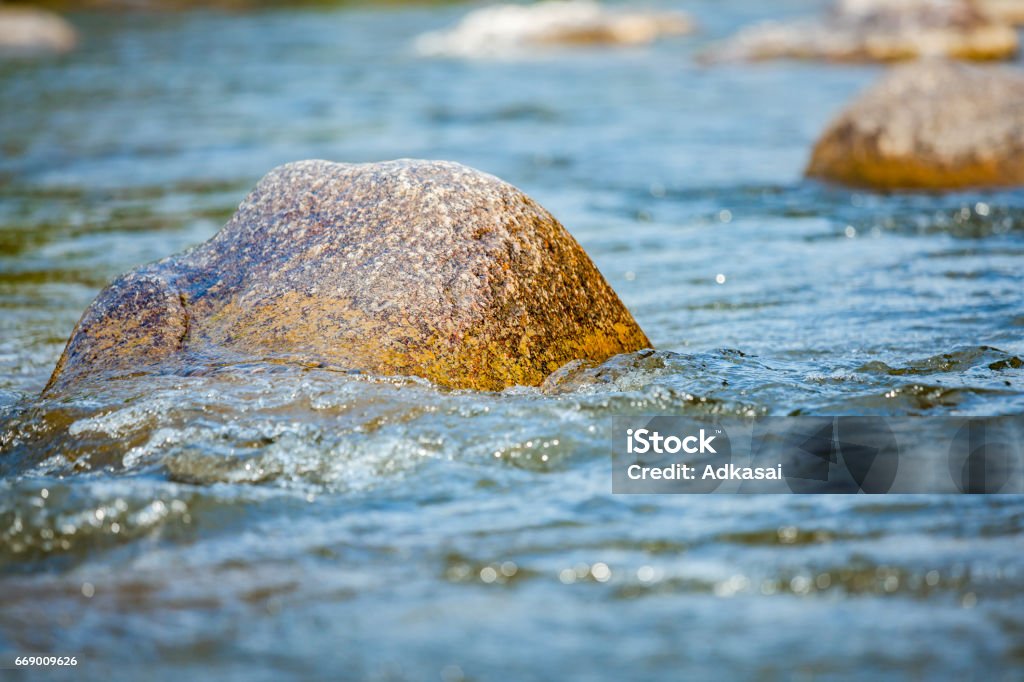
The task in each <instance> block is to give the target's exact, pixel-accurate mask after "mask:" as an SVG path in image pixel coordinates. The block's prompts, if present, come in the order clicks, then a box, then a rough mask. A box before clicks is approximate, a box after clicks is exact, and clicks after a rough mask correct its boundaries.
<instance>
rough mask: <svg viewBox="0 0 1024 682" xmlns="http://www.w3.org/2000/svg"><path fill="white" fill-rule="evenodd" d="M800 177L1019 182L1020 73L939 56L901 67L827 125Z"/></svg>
mask: <svg viewBox="0 0 1024 682" xmlns="http://www.w3.org/2000/svg"><path fill="white" fill-rule="evenodd" d="M807 175H808V176H811V177H817V178H823V179H826V180H832V181H837V182H841V183H845V184H850V185H860V186H871V187H878V188H893V189H900V188H907V189H913V188H920V189H935V190H938V189H955V188H962V187H975V186H977V187H982V186H1012V185H1020V184H1024V75H1022V74H1021V73H1020V72H1018V71H1015V70H1010V69H1008V68H997V67H974V66H968V65H964V64H957V63H955V62H946V61H941V60H936V61H932V60H929V61H924V62H919V63H914V64H907V65H903V66H900V67H898V68H897V69H895V70H893V71H892V72H891V73H888V74H886V75H885V76H883V77H882V79H881V81H879V82H878V83H876V84H875V85H874V86H872V87H871V88H869V89H868V90H867V91H866V92H864V93H863V94H862V95H860V96H859V97H857V98H856V99H855V100H854V101H853V103H852V104H850V105H849V106H848V107H847V108H846V109H845V110H844V111H843V112H841V113H840V115H839V116H838V117H837V118H836V119H835V120H834V121H833V122H832V123H831V124H830V125H829V126H828V128H827V129H826V131H825V132H824V134H823V135H822V136H821V138H820V139H819V141H818V142H817V144H816V145H815V147H814V151H813V154H812V157H811V161H810V164H809V166H808V168H807Z"/></svg>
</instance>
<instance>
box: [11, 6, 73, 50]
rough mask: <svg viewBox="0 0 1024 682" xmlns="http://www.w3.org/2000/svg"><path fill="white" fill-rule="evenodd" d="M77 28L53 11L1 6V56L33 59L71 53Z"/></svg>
mask: <svg viewBox="0 0 1024 682" xmlns="http://www.w3.org/2000/svg"><path fill="white" fill-rule="evenodd" d="M77 41H78V38H77V35H76V33H75V29H74V28H73V27H72V26H71V24H69V23H68V22H67V21H65V20H64V19H62V18H61V17H60V16H58V15H56V14H54V13H53V12H48V11H46V10H43V9H36V8H34V7H21V6H13V5H11V6H8V5H2V4H0V57H31V56H36V55H44V54H62V53H64V52H69V51H70V50H72V49H73V48H74V47H75V43H76V42H77Z"/></svg>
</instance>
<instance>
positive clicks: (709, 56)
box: [702, 0, 1018, 62]
mask: <svg viewBox="0 0 1024 682" xmlns="http://www.w3.org/2000/svg"><path fill="white" fill-rule="evenodd" d="M1017 49H1018V39H1017V32H1016V31H1015V30H1014V29H1013V28H1012V27H1011V26H1009V25H1008V24H1007V23H1006V22H1005V21H1003V20H1001V19H1000V18H997V17H994V16H992V15H990V14H988V13H987V12H986V11H985V9H984V7H983V6H982V5H980V4H978V2H976V1H973V0H841V1H840V2H837V3H836V4H835V6H834V7H833V8H832V10H831V11H830V12H828V13H827V14H826V15H825V16H824V17H822V18H820V19H819V18H811V19H797V20H793V21H788V22H775V21H769V22H763V23H760V24H755V25H754V26H751V27H749V28H746V29H743V30H741V31H740V32H738V33H737V34H736V35H735V36H733V37H732V38H730V39H728V40H726V41H725V42H724V43H722V44H720V45H717V46H714V47H713V48H711V49H710V50H708V51H707V52H705V53H704V54H703V55H702V58H703V59H704V60H705V61H756V60H764V59H779V58H784V59H786V58H788V59H818V60H825V61H836V62H864V61H883V62H884V61H897V60H904V59H916V58H918V57H951V58H955V59H969V60H979V61H984V60H994V59H1007V58H1010V57H1012V56H1013V55H1014V54H1016V53H1017Z"/></svg>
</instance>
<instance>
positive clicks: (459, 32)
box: [416, 0, 693, 57]
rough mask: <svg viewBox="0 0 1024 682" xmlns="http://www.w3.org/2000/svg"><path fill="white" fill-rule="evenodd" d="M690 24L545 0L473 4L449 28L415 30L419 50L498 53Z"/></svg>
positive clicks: (676, 31) (633, 36)
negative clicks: (480, 5)
mask: <svg viewBox="0 0 1024 682" xmlns="http://www.w3.org/2000/svg"><path fill="white" fill-rule="evenodd" d="M691 30H693V24H692V22H691V21H690V20H689V18H688V17H687V16H686V15H685V14H682V13H680V12H663V11H661V12H655V11H629V12H626V11H621V10H609V9H606V8H604V7H602V6H601V5H599V4H598V3H596V2H593V1H592V0H547V1H545V2H538V3H536V4H532V5H514V4H506V5H492V6H489V7H482V8H480V9H476V10H473V11H472V12H470V13H469V14H467V15H466V16H465V17H464V18H463V19H462V21H461V22H460V23H459V24H458V25H457V26H455V27H454V28H452V29H450V30H446V31H437V32H432V33H427V34H424V35H422V36H420V37H419V38H418V39H417V41H416V45H417V47H418V48H419V50H420V52H422V53H424V54H428V55H436V56H458V57H478V56H498V55H507V54H510V53H515V52H517V51H523V50H530V49H531V48H532V49H536V48H538V47H545V46H558V45H561V46H572V45H639V44H644V43H650V42H652V41H654V40H656V39H657V38H659V37H661V36H667V35H682V34H685V33H689V32H690V31H691Z"/></svg>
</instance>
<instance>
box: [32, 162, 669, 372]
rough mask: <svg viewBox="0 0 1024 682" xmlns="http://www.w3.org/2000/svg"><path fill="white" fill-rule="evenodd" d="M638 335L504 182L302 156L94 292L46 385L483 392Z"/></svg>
mask: <svg viewBox="0 0 1024 682" xmlns="http://www.w3.org/2000/svg"><path fill="white" fill-rule="evenodd" d="M649 345H650V342H649V341H648V340H647V338H646V336H645V335H644V333H643V332H642V331H641V330H640V328H639V327H638V326H637V325H636V323H635V322H634V320H633V318H632V316H631V315H630V313H629V311H628V310H626V308H625V307H624V306H623V305H622V303H621V302H620V301H619V299H618V297H617V296H616V295H615V292H614V291H612V289H611V287H610V286H609V285H608V283H607V282H606V281H605V280H604V278H603V277H602V276H601V274H600V273H599V272H598V270H597V269H596V268H595V266H594V265H593V263H592V262H591V260H590V259H589V258H588V257H587V255H586V253H585V252H584V251H583V249H582V248H581V247H580V246H579V245H578V244H577V243H576V242H575V240H573V238H572V237H571V236H570V235H569V233H568V232H567V231H566V230H565V228H563V227H562V226H561V225H560V224H559V223H558V222H557V221H556V220H555V219H554V218H553V217H552V216H551V215H550V214H549V213H548V212H547V211H545V210H544V209H543V208H542V207H540V206H539V205H538V204H536V203H535V202H534V201H532V200H531V199H530V198H529V197H527V196H526V195H525V194H523V193H522V192H520V191H519V190H518V189H516V188H515V187H513V186H511V185H509V184H507V183H505V182H502V181H501V180H499V179H497V178H495V177H493V176H491V175H487V174H485V173H482V172H479V171H476V170H473V169H470V168H467V167H465V166H461V165H458V164H455V163H448V162H428V161H411V160H401V161H393V162H385V163H377V164H365V165H350V164H339V163H331V162H328V161H302V162H297V163H292V164H288V165H285V166H281V167H279V168H277V169H275V170H273V171H272V172H271V173H269V174H268V175H267V176H265V177H264V178H263V180H261V181H260V183H259V184H258V185H257V187H256V188H255V190H254V191H253V192H252V193H251V194H250V195H249V196H248V197H247V198H246V200H245V201H244V202H243V203H242V205H241V206H240V208H239V210H238V212H237V213H236V214H235V215H234V217H233V218H232V219H231V220H230V221H229V222H228V224H227V225H226V226H225V227H224V228H223V229H222V230H221V231H220V232H219V233H218V234H217V235H215V236H214V237H213V238H212V239H210V240H209V241H208V242H206V243H204V244H202V245H200V246H198V247H195V248H193V249H191V250H189V251H186V252H185V253H182V254H179V255H176V256H172V257H170V258H167V259H164V260H162V261H159V262H157V263H154V264H151V265H146V266H143V267H140V268H137V269H135V270H133V271H132V272H129V273H128V274H126V275H123V276H122V277H120V278H119V279H117V280H116V281H115V282H114V283H113V284H111V285H110V286H109V287H108V288H107V289H105V290H104V291H103V292H102V293H101V294H100V295H99V297H98V298H97V299H96V301H94V303H93V304H92V305H91V306H90V307H89V309H88V310H87V311H86V313H85V315H84V316H83V317H82V320H81V321H80V322H79V324H78V326H77V327H76V329H75V331H74V333H73V334H72V337H71V339H70V341H69V342H68V345H67V348H66V349H65V351H64V354H63V356H62V357H61V359H60V361H59V363H58V365H57V368H56V370H55V371H54V375H53V378H52V379H51V382H50V386H49V387H48V390H54V389H57V390H59V389H62V388H65V387H69V386H72V385H74V384H76V383H79V382H81V381H82V380H84V379H87V378H90V377H103V376H110V375H124V374H125V373H129V374H130V373H134V372H148V371H165V370H166V371H172V372H186V373H187V372H189V371H191V369H190V368H193V367H199V366H203V365H209V364H210V363H224V362H243V361H244V360H245V359H260V360H271V361H281V362H288V363H298V364H308V365H313V366H322V367H327V368H330V369H338V370H341V371H350V372H351V371H355V372H369V373H375V374H386V375H414V376H420V377H424V378H426V379H429V380H431V381H434V382H436V383H438V384H441V385H444V386H450V387H457V388H475V389H490V390H496V389H502V388H505V387H507V386H512V385H537V384H540V383H541V382H542V381H543V379H544V378H545V377H546V376H547V375H548V374H550V373H551V372H553V371H555V370H556V369H558V368H559V367H561V366H562V365H564V364H565V363H567V362H569V361H572V360H578V359H589V360H596V361H600V360H604V359H606V358H608V357H610V356H612V355H615V354H618V353H623V352H630V351H635V350H637V349H641V348H645V347H647V346H649Z"/></svg>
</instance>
